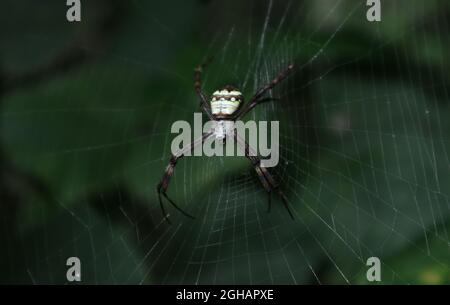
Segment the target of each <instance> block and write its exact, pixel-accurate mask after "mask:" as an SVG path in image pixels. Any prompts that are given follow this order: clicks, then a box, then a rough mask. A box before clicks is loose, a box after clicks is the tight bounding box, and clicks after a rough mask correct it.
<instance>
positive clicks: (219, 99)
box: [156, 63, 294, 224]
mask: <svg viewBox="0 0 450 305" xmlns="http://www.w3.org/2000/svg"><path fill="white" fill-rule="evenodd" d="M206 65H207V63H203V64H201V65H199V66H198V67H197V68H195V70H194V89H195V92H196V94H197V96H198V99H199V101H200V108H201V109H202V111H203V112H204V113H205V114H206V115H207V116H208V118H209V119H210V120H212V121H215V122H216V125H215V127H214V128H213V129H212V130H211V131H210V132H208V133H204V134H203V136H202V137H200V138H198V139H196V140H194V141H193V142H191V143H190V144H189V145H186V146H185V147H183V148H182V149H180V150H178V151H177V152H176V153H174V154H172V155H171V157H170V160H169V164H168V165H167V167H166V169H165V172H164V175H163V177H162V179H161V180H160V182H159V183H158V185H157V187H156V189H157V192H158V199H159V204H160V207H161V212H162V214H163V217H164V218H165V219H166V221H167V222H168V223H169V224H170V220H169V218H168V215H167V214H166V211H165V209H164V205H163V202H162V198H161V194H162V196H164V198H166V199H167V200H168V201H169V202H170V203H171V204H172V205H173V206H174V207H175V208H176V209H177V210H178V211H180V212H181V213H182V214H183V215H185V216H187V217H189V218H192V219H194V218H195V217H194V216H192V215H190V214H188V213H187V212H185V211H183V210H182V209H181V208H180V207H178V206H177V205H176V204H175V202H174V201H173V200H172V199H170V198H169V196H167V193H166V191H167V188H168V186H169V182H170V178H171V177H172V176H173V173H174V169H175V166H176V164H177V161H178V160H179V159H181V158H182V157H183V156H184V154H186V153H187V152H188V151H192V150H193V149H194V148H195V147H197V146H198V145H203V143H204V142H205V141H206V140H207V139H209V138H212V137H215V138H216V140H223V139H224V138H227V137H231V138H233V139H234V141H235V142H236V143H237V144H238V146H239V147H240V148H241V149H243V151H245V156H246V157H247V158H248V159H249V160H250V162H251V163H252V165H253V167H254V168H255V170H256V174H257V175H258V177H259V180H260V182H261V184H262V186H263V187H264V189H265V191H266V192H267V194H268V209H267V212H270V208H271V197H272V196H271V193H272V191H276V192H277V193H278V195H279V196H280V197H281V199H282V201H283V204H284V207H285V208H286V210H287V211H288V213H289V215H290V216H291V218H292V219H294V216H293V215H292V212H291V210H290V209H289V206H288V204H287V199H286V196H285V195H284V193H283V192H282V191H281V190H280V189H279V185H278V183H277V182H276V181H275V179H274V178H273V177H272V175H271V174H270V173H269V171H268V170H267V168H265V167H263V166H261V164H260V162H261V159H260V158H259V157H258V156H257V155H256V153H254V150H253V149H252V147H250V145H249V144H248V143H247V142H246V141H245V139H242V138H241V137H240V136H239V135H238V133H237V132H235V130H234V127H233V126H234V125H233V124H230V123H234V122H235V121H236V120H237V119H239V118H241V117H243V116H244V115H246V114H247V113H248V112H249V111H250V110H252V109H253V108H255V107H256V106H257V105H259V104H261V103H264V102H268V101H272V100H278V99H277V98H270V97H264V94H265V93H266V92H268V91H269V90H271V89H272V88H273V87H275V86H276V85H277V84H279V83H280V82H281V81H283V80H284V79H286V77H287V76H288V75H289V74H290V73H291V72H292V70H293V69H294V65H293V64H290V65H288V66H287V68H286V69H284V70H283V71H281V72H280V73H279V74H278V76H277V77H275V78H274V79H273V80H272V81H271V82H269V83H268V84H266V85H265V86H263V87H261V88H260V89H259V90H258V91H256V93H255V94H254V95H253V97H252V98H251V99H250V100H249V102H248V103H244V97H243V95H242V93H241V92H240V91H239V90H238V89H237V88H235V87H233V86H231V85H227V86H224V87H223V88H222V89H220V90H217V91H215V92H214V93H213V94H212V96H211V98H210V101H209V102H208V99H207V97H206V96H205V94H204V93H203V91H202V89H201V87H202V82H201V78H202V73H203V70H204V69H205V68H206ZM250 152H252V154H250Z"/></svg>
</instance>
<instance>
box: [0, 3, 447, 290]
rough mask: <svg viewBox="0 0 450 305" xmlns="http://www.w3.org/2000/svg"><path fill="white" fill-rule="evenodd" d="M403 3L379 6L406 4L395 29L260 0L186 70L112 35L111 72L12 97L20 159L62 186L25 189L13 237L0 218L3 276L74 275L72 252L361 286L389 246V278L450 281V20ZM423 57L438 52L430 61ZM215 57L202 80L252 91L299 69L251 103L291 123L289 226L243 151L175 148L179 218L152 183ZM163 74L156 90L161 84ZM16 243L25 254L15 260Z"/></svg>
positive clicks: (188, 271)
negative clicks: (44, 196) (266, 97)
mask: <svg viewBox="0 0 450 305" xmlns="http://www.w3.org/2000/svg"><path fill="white" fill-rule="evenodd" d="M230 3H233V2H230ZM408 3H409V2H407V1H396V2H395V3H391V2H389V3H385V2H383V3H382V5H383V15H382V18H383V20H392V18H396V16H399V17H398V21H397V22H396V23H395V24H396V25H397V27H396V28H395V29H392V31H386V29H385V28H384V27H388V26H389V25H392V21H391V22H390V23H389V22H386V23H384V22H381V23H369V22H367V21H366V19H365V18H366V17H365V13H366V9H367V7H366V6H365V1H325V0H323V1H302V2H299V3H297V2H296V1H290V2H288V1H266V2H264V5H263V6H262V11H258V10H259V9H261V8H259V6H258V7H256V6H255V7H253V6H251V7H249V11H248V15H247V16H248V17H249V18H248V19H249V20H248V23H244V25H245V26H243V24H242V23H240V24H239V26H237V25H236V24H235V23H234V20H230V21H229V23H227V22H220V23H219V24H221V27H220V28H218V29H217V30H214V31H212V32H213V35H210V36H208V37H207V38H205V39H204V40H206V42H207V43H206V46H207V47H206V48H205V49H202V50H195V47H193V46H188V47H186V49H187V51H186V52H195V53H196V54H198V56H197V57H198V61H197V62H195V63H194V62H192V61H190V60H186V63H183V64H181V65H182V66H183V67H186V69H175V68H173V64H172V63H171V62H170V60H172V59H171V58H169V57H167V58H164V56H162V58H163V60H162V61H161V62H160V63H156V62H154V61H152V59H150V58H147V57H146V55H145V51H146V48H149V49H150V48H151V45H150V43H149V44H148V45H144V47H143V48H142V49H141V50H139V51H130V50H129V49H122V48H121V47H118V48H117V49H115V50H114V51H111V52H109V51H108V52H107V53H106V54H100V55H102V56H105V57H108V58H109V59H108V60H109V61H108V64H109V65H111V62H112V63H113V64H112V66H113V68H105V67H104V66H102V65H101V64H98V66H95V65H94V66H89V67H87V68H83V69H82V71H81V72H79V73H75V74H74V76H72V77H71V79H70V81H67V80H64V79H63V80H57V81H56V83H57V86H56V89H51V88H50V89H46V90H42V92H38V93H35V92H32V93H29V94H23V95H18V96H17V95H16V96H12V97H10V98H9V99H8V100H7V101H6V109H4V112H3V114H2V119H3V121H4V123H3V124H4V131H3V138H4V139H5V142H6V143H7V144H8V147H9V149H10V151H12V152H14V151H16V150H19V149H20V150H21V152H19V153H18V156H17V157H16V158H17V160H18V161H17V162H18V163H19V164H21V165H23V166H26V167H29V168H31V169H33V171H35V172H37V173H39V174H40V175H42V176H43V177H45V179H46V181H48V182H49V183H50V184H51V185H54V188H55V198H54V202H53V203H52V204H53V208H52V209H50V210H48V209H45V208H43V207H42V206H45V205H44V204H43V203H39V202H37V203H36V200H34V199H33V200H31V204H30V205H31V206H33V207H32V208H29V209H28V210H26V212H23V215H19V218H20V217H21V218H20V219H25V220H26V219H29V218H31V216H30V215H29V214H33V215H35V216H34V218H33V219H34V220H33V221H32V223H31V224H30V225H28V226H29V228H27V227H26V226H23V227H22V228H21V232H19V234H18V235H17V236H16V237H14V236H13V237H12V236H10V235H9V234H6V233H5V232H7V231H8V228H4V229H3V231H2V232H3V233H2V234H3V236H4V239H5V244H6V245H7V246H6V247H5V248H6V249H9V250H8V251H9V252H10V253H9V254H8V255H7V258H6V260H5V263H4V264H5V265H4V266H9V267H5V270H6V269H7V268H9V269H8V271H7V272H6V273H5V274H11V276H10V279H12V280H14V281H17V280H16V277H15V276H17V274H26V279H25V280H24V281H26V282H32V283H61V282H63V283H64V282H66V280H65V275H64V274H65V270H66V269H65V268H66V267H65V260H66V258H67V257H70V256H77V257H80V259H81V261H82V264H83V269H82V279H83V282H92V283H139V284H147V283H152V284H153V283H158V284H159V283H162V284H223V283H226V284H268V283H269V284H305V283H319V284H322V283H347V284H353V283H368V282H367V280H366V271H367V268H368V267H367V266H366V261H367V259H368V258H369V257H378V258H380V260H381V263H382V283H405V284H406V283H416V282H420V281H421V280H424V281H426V280H429V281H431V282H433V281H434V280H435V279H436V277H437V278H438V280H440V281H441V282H446V283H448V277H447V278H440V277H442V276H443V277H445V276H448V274H449V261H448V246H449V236H448V226H449V216H450V213H449V212H450V211H449V207H450V206H449V196H450V194H449V188H448V185H449V182H450V179H449V178H450V177H449V173H448V170H449V166H450V161H449V157H448V156H449V143H450V141H449V139H448V130H449V127H450V126H449V123H448V120H446V119H445V118H446V115H448V113H449V110H450V109H449V104H448V101H449V99H448V91H447V87H448V79H447V78H446V77H445V75H444V74H445V73H444V67H447V63H446V62H445V60H444V58H445V56H444V51H443V50H445V46H446V42H445V40H446V39H445V37H446V36H445V35H446V33H444V31H443V30H442V29H441V27H442V28H448V24H447V19H446V18H445V17H444V18H437V19H436V20H432V21H430V20H429V18H430V16H434V15H433V14H435V13H436V12H437V11H439V10H440V7H439V5H438V3H437V2H433V1H431V2H429V3H428V4H425V1H424V2H421V3H419V2H417V5H409V4H408ZM211 5H213V10H214V5H218V6H220V5H224V4H211ZM228 5H229V8H232V7H233V5H234V4H228ZM253 5H255V3H253ZM133 8H134V9H136V10H138V11H139V14H138V15H137V18H136V21H135V24H133V26H134V28H133V29H140V30H139V31H138V34H135V35H136V37H135V36H132V37H130V38H129V41H130V43H131V44H132V45H133V42H134V41H135V40H139V39H141V38H139V37H141V36H142V35H143V34H146V33H148V34H149V35H150V37H154V38H153V39H152V40H153V42H154V41H159V40H158V38H160V36H158V35H162V34H155V33H154V31H153V30H150V29H148V28H142V27H141V25H142V24H146V23H147V22H148V20H151V22H152V23H153V25H156V27H157V28H158V31H162V32H163V33H164V35H165V36H164V38H167V37H169V38H167V40H168V41H169V42H163V39H162V38H161V39H162V40H161V44H163V46H161V49H162V48H163V47H167V46H171V47H173V48H175V47H177V46H178V47H179V46H180V44H181V42H179V41H177V42H175V41H176V40H178V39H179V38H178V37H181V36H180V34H179V33H173V32H172V31H171V28H172V27H171V26H170V25H169V23H165V22H163V21H161V20H164V19H161V18H160V17H159V15H158V10H157V9H156V11H154V12H152V13H150V11H149V10H148V7H147V5H146V4H144V3H143V2H141V1H135V2H133ZM186 9H187V12H186V14H189V13H190V11H189V9H188V8H186ZM253 9H255V11H253ZM260 14H262V16H264V18H257V17H258V16H260ZM162 16H164V14H162ZM214 18H217V19H218V20H220V21H223V18H224V17H223V16H221V14H220V13H218V15H217V16H214ZM180 22H182V21H180ZM446 26H447V27H446ZM355 28H356V29H359V30H358V31H355ZM386 32H388V33H389V34H386ZM411 36H413V38H411ZM355 37H356V38H355ZM164 41H165V39H164ZM243 42H245V44H243ZM192 49H194V51H192ZM430 49H432V51H430ZM424 52H433V54H432V55H431V56H430V57H429V58H431V59H429V61H428V62H424V63H422V62H420V60H419V59H420V56H421V55H423V53H424ZM343 54H344V55H343ZM210 55H214V60H213V61H212V62H211V64H210V66H208V67H207V69H206V71H205V73H204V75H203V79H204V81H203V87H204V90H205V92H209V93H211V92H213V91H214V90H215V89H216V88H218V87H220V86H221V85H224V84H225V83H227V82H231V83H233V84H236V85H237V86H238V87H239V88H242V90H243V92H244V94H245V96H246V97H247V99H248V97H249V96H251V94H252V93H254V92H255V91H256V90H257V89H258V88H259V87H261V86H262V85H264V84H266V83H267V82H269V81H270V80H271V79H272V78H274V77H275V76H276V75H277V74H278V73H279V72H280V71H281V70H283V68H285V67H286V66H287V65H288V64H289V63H291V62H295V64H296V70H295V73H294V75H293V76H292V77H290V78H289V79H287V80H286V81H284V82H283V83H282V84H280V85H279V86H277V87H276V88H275V89H274V90H273V91H272V92H270V95H271V96H273V97H280V98H281V100H280V101H277V102H272V103H266V104H263V105H260V106H258V107H257V108H256V109H255V110H254V111H253V112H252V113H251V114H250V115H248V118H249V119H253V120H256V121H258V120H268V121H270V120H279V121H280V163H279V165H278V166H277V167H276V168H273V169H271V172H272V173H273V174H274V176H275V177H276V179H277V180H278V181H279V183H280V187H281V189H282V190H283V192H284V193H285V194H286V196H287V197H288V201H289V204H290V207H291V209H292V210H293V211H294V214H295V220H294V221H292V220H291V219H290V217H289V214H288V213H287V211H286V210H285V209H284V207H283V205H282V202H281V200H280V198H279V197H278V196H277V195H276V194H273V195H272V211H271V212H270V213H267V212H266V209H267V195H266V193H265V191H264V189H263V188H262V186H261V185H260V183H259V181H258V178H257V176H256V175H255V173H254V169H253V168H252V166H251V164H250V163H249V162H248V160H246V159H245V158H237V157H236V158H235V157H233V158H231V157H213V158H206V157H195V158H194V157H190V158H184V159H182V160H181V161H179V162H178V165H177V167H176V169H175V175H174V177H173V179H172V181H171V184H170V186H169V190H168V194H169V196H170V197H171V198H173V199H174V201H175V202H176V203H178V204H179V205H180V206H181V207H182V208H183V209H185V210H187V211H188V212H189V213H190V214H193V215H196V216H197V218H196V220H190V219H187V218H185V217H183V216H182V215H179V213H178V212H177V211H176V210H174V209H173V208H172V207H171V206H170V205H169V204H167V209H168V210H169V211H170V217H171V221H172V223H173V224H172V225H168V224H167V223H166V222H165V221H164V220H163V218H162V217H161V212H160V210H159V204H158V201H157V196H156V192H155V186H156V184H157V183H158V181H159V179H160V178H161V176H162V174H163V171H164V168H165V166H166V165H167V162H168V157H169V155H170V143H171V141H172V139H173V137H174V135H173V134H171V133H170V126H171V124H172V123H173V122H174V121H175V120H181V119H184V120H187V121H189V122H192V121H193V116H192V112H193V111H197V112H198V111H199V109H198V108H196V107H197V105H198V104H197V101H196V99H195V96H194V94H193V93H192V91H193V89H192V86H193V84H192V70H193V69H192V68H193V66H194V65H195V64H197V63H200V62H201V61H202V58H207V57H208V56H210ZM186 56H187V55H186ZM179 57H180V59H179V60H180V61H183V60H184V59H183V58H182V55H180V56H179ZM189 59H190V58H189ZM108 67H109V66H108ZM436 71H437V72H436ZM149 74H151V75H152V76H151V77H150V79H147V78H148V75H149ZM167 83H172V84H173V86H168V85H167ZM73 84H76V85H73ZM158 86H162V87H164V88H165V90H162V91H164V93H163V94H159V93H155V94H153V93H152V92H151V91H152V88H155V87H158ZM92 87H94V88H95V90H93V89H92ZM166 87H167V88H166ZM79 88H84V89H85V90H86V91H87V92H89V95H87V94H84V93H83V92H82V90H81V92H80V91H79ZM186 92H190V93H189V94H186ZM149 97H150V98H151V99H150V100H149ZM30 99H34V100H35V101H36V103H34V104H33V103H29V100H30ZM30 105H32V106H30ZM43 122H46V124H47V125H46V126H47V127H46V128H48V129H49V130H50V129H53V128H60V129H62V130H64V133H63V134H64V137H63V138H62V137H61V136H54V137H51V136H50V137H48V138H42V137H39V136H38V135H36V137H37V139H35V140H32V143H31V144H27V145H29V146H25V147H28V148H29V149H28V150H25V151H23V146H21V145H22V144H21V140H20V138H21V133H20V132H21V131H20V128H24V130H26V131H31V132H32V127H33V126H35V125H38V124H40V123H43ZM19 126H25V127H20V128H19ZM22 132H23V131H22ZM17 134H18V135H19V136H17ZM50 134H51V133H50ZM17 137H19V140H17ZM30 152H32V153H30ZM55 164H56V165H55ZM61 168H63V169H64V171H61ZM86 169H87V170H86ZM55 172H56V173H59V174H58V175H55ZM36 215H37V216H36ZM4 223H5V224H6V223H7V221H6V220H4ZM30 228H31V229H32V230H35V234H36V235H30V234H29V233H28V232H29V231H27V229H28V230H30ZM36 236H37V238H36ZM14 238H17V240H19V242H18V243H19V244H21V247H22V249H28V248H30V249H32V250H31V251H27V253H26V254H24V255H23V257H22V256H19V257H16V256H15V252H14V249H16V248H15V246H13V245H15V241H14V240H13V239H14ZM407 251H409V252H408V253H413V254H405V253H406V252H407ZM402 255H403V256H402ZM410 256H411V258H410ZM411 269H413V270H411ZM411 274H417V276H416V277H412V276H411ZM430 278H431V279H430Z"/></svg>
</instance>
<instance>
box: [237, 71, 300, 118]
mask: <svg viewBox="0 0 450 305" xmlns="http://www.w3.org/2000/svg"><path fill="white" fill-rule="evenodd" d="M293 69H294V65H293V64H290V65H289V66H287V68H286V69H284V70H283V71H281V72H280V73H279V74H278V76H277V77H275V78H274V79H273V80H272V81H271V82H269V83H268V84H266V85H265V86H263V87H262V88H260V89H259V90H258V91H256V93H255V95H253V97H252V98H251V99H250V100H249V101H248V103H247V104H245V105H244V107H242V108H241V111H239V113H238V115H237V117H242V116H244V115H245V114H247V113H248V112H249V111H250V110H252V109H253V108H255V107H256V106H257V105H259V104H261V103H264V102H267V101H269V100H270V99H261V97H262V96H263V95H264V93H266V92H267V91H269V90H270V89H272V88H273V87H275V86H276V85H277V84H279V83H280V82H281V81H283V80H284V79H285V78H286V77H288V75H289V74H290V73H291V72H292V70H293Z"/></svg>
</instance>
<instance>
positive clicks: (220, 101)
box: [211, 89, 242, 118]
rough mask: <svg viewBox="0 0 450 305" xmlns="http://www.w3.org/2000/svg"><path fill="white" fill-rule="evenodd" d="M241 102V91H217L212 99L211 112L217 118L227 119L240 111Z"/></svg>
mask: <svg viewBox="0 0 450 305" xmlns="http://www.w3.org/2000/svg"><path fill="white" fill-rule="evenodd" d="M241 102H242V93H241V92H240V91H237V90H228V89H223V90H220V91H216V92H214V94H213V96H212V99H211V112H212V114H213V115H214V116H215V117H217V118H226V117H228V116H230V115H232V114H233V113H235V112H236V110H238V108H239V106H240V104H241Z"/></svg>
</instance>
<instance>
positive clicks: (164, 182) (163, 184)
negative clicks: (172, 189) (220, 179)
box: [156, 132, 213, 224]
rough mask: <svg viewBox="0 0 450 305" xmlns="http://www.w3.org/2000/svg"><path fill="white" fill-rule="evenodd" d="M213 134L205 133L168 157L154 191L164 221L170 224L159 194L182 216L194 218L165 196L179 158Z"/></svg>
mask: <svg viewBox="0 0 450 305" xmlns="http://www.w3.org/2000/svg"><path fill="white" fill-rule="evenodd" d="M212 134H213V133H212V132H209V133H205V134H203V136H202V137H201V138H198V139H196V140H194V141H193V142H192V143H190V144H189V145H187V146H186V147H183V148H182V149H180V150H179V151H177V152H176V153H175V154H172V156H171V157H170V160H169V164H168V165H167V167H166V170H165V172H164V175H163V177H162V178H161V180H160V182H159V183H158V185H157V187H156V190H157V192H158V199H159V205H160V207H161V212H162V214H163V217H164V218H165V219H166V221H167V222H168V223H169V224H170V223H171V222H170V220H169V218H168V217H167V213H166V210H165V209H164V205H163V201H162V198H161V194H162V195H163V196H164V198H166V199H167V201H169V202H170V203H171V204H172V205H173V206H174V207H175V208H176V209H177V210H178V211H180V212H181V213H182V214H183V215H185V216H187V217H189V218H192V219H194V218H195V217H194V216H192V215H190V214H188V213H187V212H185V211H183V210H182V209H181V208H180V207H178V206H177V205H176V204H175V202H174V201H173V200H172V199H170V198H169V196H167V193H166V192H167V188H168V187H169V182H170V178H171V177H172V176H173V173H174V170H175V166H176V165H177V161H178V160H179V159H181V158H183V157H184V155H185V154H186V153H187V152H188V151H193V150H194V148H195V147H197V146H198V145H201V144H203V142H204V141H206V139H208V138H209V137H210V136H211V135H212Z"/></svg>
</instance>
